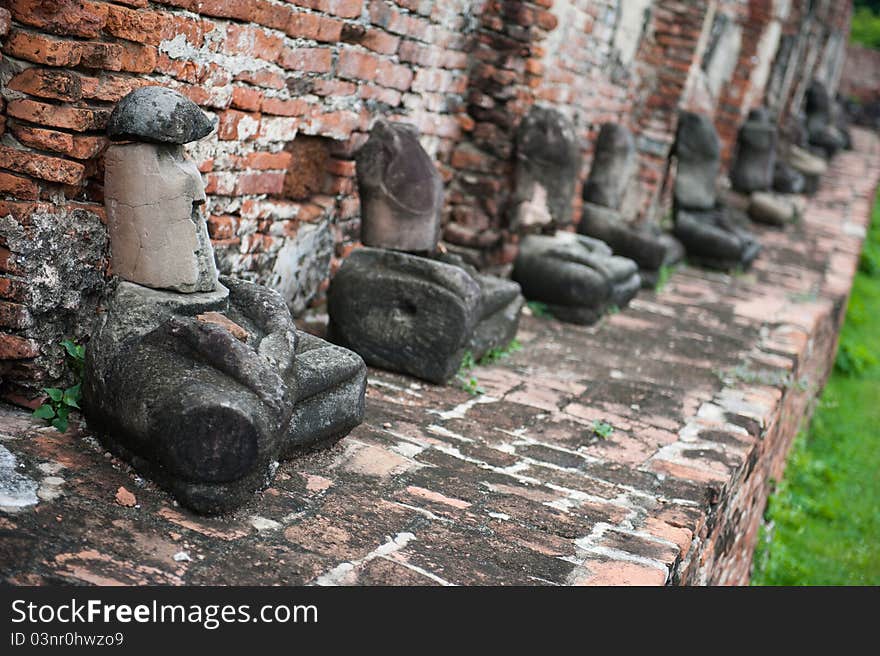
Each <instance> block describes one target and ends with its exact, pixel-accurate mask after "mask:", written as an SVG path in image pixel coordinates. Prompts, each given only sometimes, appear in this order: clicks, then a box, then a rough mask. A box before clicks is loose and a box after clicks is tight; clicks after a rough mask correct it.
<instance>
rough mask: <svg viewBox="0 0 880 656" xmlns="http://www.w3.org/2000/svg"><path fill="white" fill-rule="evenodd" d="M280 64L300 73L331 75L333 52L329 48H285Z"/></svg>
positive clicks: (279, 57) (279, 60)
mask: <svg viewBox="0 0 880 656" xmlns="http://www.w3.org/2000/svg"><path fill="white" fill-rule="evenodd" d="M278 64H279V65H280V66H283V67H284V68H286V69H288V70H291V71H297V72H300V73H329V72H330V69H331V68H332V67H333V51H332V50H330V49H329V48H285V49H284V50H282V51H281V53H280V54H279V56H278Z"/></svg>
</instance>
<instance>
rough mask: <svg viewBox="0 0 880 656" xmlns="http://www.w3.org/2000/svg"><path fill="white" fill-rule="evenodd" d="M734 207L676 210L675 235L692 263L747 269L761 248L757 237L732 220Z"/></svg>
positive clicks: (717, 267)
mask: <svg viewBox="0 0 880 656" xmlns="http://www.w3.org/2000/svg"><path fill="white" fill-rule="evenodd" d="M731 215H732V210H731V209H729V208H726V207H717V208H714V209H710V210H688V209H683V208H677V209H676V211H675V230H674V233H675V236H676V237H677V238H678V239H679V240H680V241H681V243H682V244H683V245H684V248H685V251H686V252H687V258H688V261H689V262H692V263H694V264H698V265H701V266H705V267H708V268H711V269H719V270H722V271H730V270H733V269H738V268H739V269H747V268H748V267H749V266H751V264H752V262H753V261H754V260H755V258H756V257H757V256H758V253H760V251H761V244H760V243H759V242H758V240H757V238H756V237H755V236H754V235H752V234H751V233H750V232H748V231H747V230H745V229H744V228H742V227H740V226H739V225H737V223H736V221H735V220H734V219H733V217H732V216H731Z"/></svg>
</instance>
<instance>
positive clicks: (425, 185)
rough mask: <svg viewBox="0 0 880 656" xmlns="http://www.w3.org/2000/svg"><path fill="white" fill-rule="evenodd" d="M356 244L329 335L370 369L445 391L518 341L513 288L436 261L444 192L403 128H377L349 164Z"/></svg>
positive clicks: (337, 285) (332, 296)
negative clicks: (467, 365) (466, 362)
mask: <svg viewBox="0 0 880 656" xmlns="http://www.w3.org/2000/svg"><path fill="white" fill-rule="evenodd" d="M356 162H357V178H358V189H359V192H360V201H361V240H362V242H363V243H364V244H365V245H366V248H360V249H357V250H356V251H354V252H353V253H352V254H351V255H350V256H349V257H348V258H347V259H346V261H345V262H344V263H343V265H342V267H341V268H340V269H339V271H338V272H337V273H336V275H335V276H334V278H333V281H332V282H331V284H330V289H329V290H328V295H327V306H328V313H329V316H330V322H329V326H328V335H329V337H330V339H331V340H332V341H334V342H336V343H337V344H342V345H344V346H347V347H348V348H351V349H352V350H354V351H356V352H357V353H359V354H360V355H361V356H362V357H363V358H364V359H365V360H366V361H367V363H368V364H370V365H374V366H377V367H381V368H383V369H388V370H390V371H399V372H402V373H407V374H410V375H413V376H416V377H418V378H422V379H424V380H427V381H430V382H435V383H443V382H446V381H447V380H449V379H450V378H452V377H453V376H454V375H455V374H456V372H457V371H458V370H459V367H460V365H461V361H462V358H463V357H464V354H465V352H466V351H469V352H470V353H471V354H472V355H473V357H474V358H475V359H479V358H481V357H482V356H483V355H484V354H486V353H487V352H488V351H489V350H491V349H493V348H499V347H504V346H506V345H507V344H508V343H509V342H510V341H511V340H512V339H513V338H514V336H515V335H516V330H517V326H518V325H519V315H520V311H521V309H522V306H523V304H524V299H523V298H522V296H521V294H520V288H519V285H517V284H516V283H514V282H512V281H510V280H504V279H501V278H496V277H494V276H488V275H482V274H480V273H478V272H477V271H476V269H474V268H473V267H470V266H468V265H466V264H465V263H464V262H463V261H462V260H461V259H460V258H458V257H457V256H455V255H452V254H448V253H439V252H437V246H438V241H439V233H440V212H441V210H442V206H443V193H442V190H443V185H442V181H441V179H440V175H439V173H438V172H437V169H436V167H435V166H434V164H433V162H432V161H431V159H430V157H429V156H428V154H427V153H426V152H425V151H424V150H423V149H422V146H421V144H419V141H418V133H417V132H416V130H415V129H414V128H413V127H412V126H409V125H405V124H402V123H392V122H387V121H384V120H379V121H377V122H376V124H375V126H374V127H373V129H372V130H371V132H370V138H369V140H368V141H367V143H366V144H364V146H363V147H362V148H361V149H360V150H359V151H358V153H357V155H356Z"/></svg>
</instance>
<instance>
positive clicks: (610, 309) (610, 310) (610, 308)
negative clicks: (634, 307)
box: [605, 304, 620, 316]
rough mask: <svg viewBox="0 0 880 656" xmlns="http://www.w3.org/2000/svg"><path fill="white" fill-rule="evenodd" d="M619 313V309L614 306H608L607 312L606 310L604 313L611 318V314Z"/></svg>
mask: <svg viewBox="0 0 880 656" xmlns="http://www.w3.org/2000/svg"><path fill="white" fill-rule="evenodd" d="M619 313H620V308H619V307H618V306H616V305H613V304H612V305H609V306H608V310H606V312H605V314H607V315H609V316H611V315H612V314H619Z"/></svg>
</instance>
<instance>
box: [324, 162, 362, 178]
mask: <svg viewBox="0 0 880 656" xmlns="http://www.w3.org/2000/svg"><path fill="white" fill-rule="evenodd" d="M327 171H329V172H330V173H332V174H333V175H340V176H346V177H350V178H353V177H354V175H355V163H354V160H351V159H331V160H330V161H329V162H327Z"/></svg>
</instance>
